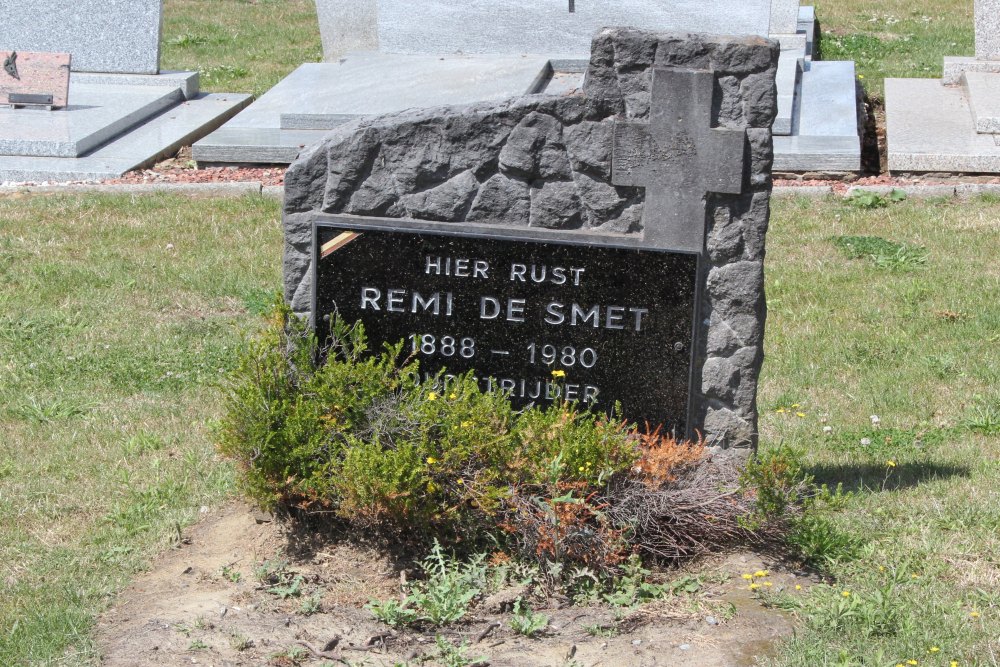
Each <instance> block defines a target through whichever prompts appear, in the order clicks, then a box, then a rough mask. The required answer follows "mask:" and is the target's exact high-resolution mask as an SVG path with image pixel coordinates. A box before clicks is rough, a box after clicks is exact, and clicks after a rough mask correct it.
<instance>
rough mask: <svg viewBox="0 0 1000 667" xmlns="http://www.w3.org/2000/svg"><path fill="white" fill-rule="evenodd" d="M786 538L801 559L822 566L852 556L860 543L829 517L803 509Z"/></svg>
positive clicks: (856, 551)
mask: <svg viewBox="0 0 1000 667" xmlns="http://www.w3.org/2000/svg"><path fill="white" fill-rule="evenodd" d="M786 540H787V542H788V544H790V545H791V546H792V547H793V548H795V550H796V551H797V552H798V554H799V556H800V557H801V558H802V560H803V562H805V563H806V564H808V565H812V566H814V567H820V568H824V569H829V568H830V566H832V565H834V564H836V563H839V562H843V561H850V560H854V559H855V558H857V557H858V550H859V548H860V547H861V544H862V541H861V539H859V538H858V537H857V536H855V535H851V534H850V533H845V532H844V531H842V530H840V529H839V528H837V527H836V526H835V525H834V524H833V523H832V522H831V521H830V520H829V519H827V518H825V517H823V516H819V515H816V514H814V513H811V512H806V514H805V515H803V516H802V517H801V518H799V519H797V520H796V521H795V522H794V523H793V524H792V529H791V531H790V532H789V534H788V536H787V538H786Z"/></svg>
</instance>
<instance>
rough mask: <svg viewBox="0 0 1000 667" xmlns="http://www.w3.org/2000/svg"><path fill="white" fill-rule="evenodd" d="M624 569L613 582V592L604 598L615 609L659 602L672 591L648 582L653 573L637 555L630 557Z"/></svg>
mask: <svg viewBox="0 0 1000 667" xmlns="http://www.w3.org/2000/svg"><path fill="white" fill-rule="evenodd" d="M622 569H623V573H622V575H621V576H619V577H616V578H615V579H613V580H612V588H611V590H610V591H609V592H607V593H605V594H604V596H603V597H604V601H605V602H607V603H608V604H610V605H612V606H614V607H635V606H638V605H640V604H642V603H644V602H650V601H652V600H657V599H659V598H661V597H663V596H664V595H666V594H667V593H668V592H669V590H670V589H669V587H668V586H665V585H662V584H653V583H650V582H649V581H647V577H649V575H650V574H651V573H650V571H649V570H647V569H646V568H644V567H643V566H642V560H641V559H640V558H639V556H637V555H635V554H633V555H632V556H630V557H629V559H628V562H626V563H625V565H624V566H623V568H622Z"/></svg>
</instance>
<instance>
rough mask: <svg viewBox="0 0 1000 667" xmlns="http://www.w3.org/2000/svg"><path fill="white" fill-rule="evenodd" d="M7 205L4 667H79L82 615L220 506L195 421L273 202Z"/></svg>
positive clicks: (66, 200)
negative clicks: (207, 508) (206, 510)
mask: <svg viewBox="0 0 1000 667" xmlns="http://www.w3.org/2000/svg"><path fill="white" fill-rule="evenodd" d="M15 197H16V196H15ZM15 197H6V198H4V197H0V586H2V589H3V591H4V593H3V595H2V596H0V664H2V665H22V664H31V665H82V664H93V663H94V661H95V657H96V656H95V652H94V651H95V649H94V646H93V643H92V640H91V637H90V628H91V626H92V623H93V620H94V617H95V615H96V613H98V612H99V611H100V610H102V609H103V608H104V607H105V606H107V605H108V604H109V603H110V602H111V601H112V600H113V598H114V595H115V594H116V593H117V592H118V591H119V590H120V589H121V587H122V586H123V585H125V584H126V583H127V582H128V580H129V578H130V577H131V576H132V575H133V574H134V573H135V572H136V571H138V570H139V569H141V568H143V567H146V566H147V565H148V563H149V561H150V557H151V556H152V555H153V554H155V553H156V552H158V551H159V550H161V549H163V548H166V547H168V546H169V545H170V544H172V543H173V542H174V541H175V540H176V538H177V534H178V526H183V525H186V524H188V523H189V522H190V521H191V520H193V519H194V518H195V517H196V515H197V510H198V507H199V506H201V505H203V504H206V503H213V502H216V501H218V500H219V499H220V498H222V497H224V496H226V495H228V494H230V493H231V489H232V471H231V469H230V466H229V465H228V464H226V463H224V462H222V461H220V460H219V459H218V457H217V456H216V455H215V452H214V448H213V446H212V444H211V437H210V434H209V423H210V422H211V420H212V419H214V418H215V417H216V416H217V414H218V403H219V401H218V391H217V389H216V383H217V381H218V379H219V378H220V377H221V375H222V373H223V372H225V371H226V370H227V369H228V368H229V366H230V364H231V363H232V358H233V355H232V351H233V350H234V349H235V348H236V347H237V346H239V345H240V343H241V340H242V338H241V336H242V334H243V332H244V331H245V330H246V328H247V326H248V325H249V324H251V323H252V322H253V317H252V316H250V315H249V311H248V308H256V305H255V304H256V303H257V302H258V301H259V300H260V294H261V293H262V292H264V291H267V290H275V289H277V287H278V283H279V273H278V263H279V256H280V251H279V247H280V245H279V239H280V231H279V227H278V223H277V220H278V210H277V204H276V203H275V202H271V201H266V200H264V199H261V198H248V199H223V200H217V201H208V200H187V199H182V198H169V197H140V198H133V197H129V196H115V197H111V196H86V197H27V198H25V197H19V198H15Z"/></svg>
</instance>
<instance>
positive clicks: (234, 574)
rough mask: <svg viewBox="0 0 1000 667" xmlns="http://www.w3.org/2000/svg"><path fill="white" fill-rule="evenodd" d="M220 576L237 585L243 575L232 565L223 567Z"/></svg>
mask: <svg viewBox="0 0 1000 667" xmlns="http://www.w3.org/2000/svg"><path fill="white" fill-rule="evenodd" d="M220 574H221V575H222V578H223V579H225V580H226V581H228V582H231V583H234V584H237V583H239V582H240V580H241V579H243V574H242V573H241V572H240V571H239V570H237V569H236V568H234V567H233V566H232V565H223V566H222V571H221V572H220Z"/></svg>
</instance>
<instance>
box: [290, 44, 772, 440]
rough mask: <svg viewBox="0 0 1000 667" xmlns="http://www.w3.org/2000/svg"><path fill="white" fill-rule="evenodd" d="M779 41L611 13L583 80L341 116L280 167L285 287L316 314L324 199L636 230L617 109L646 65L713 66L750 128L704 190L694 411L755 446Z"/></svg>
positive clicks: (412, 213) (413, 213) (719, 432)
mask: <svg viewBox="0 0 1000 667" xmlns="http://www.w3.org/2000/svg"><path fill="white" fill-rule="evenodd" d="M778 55H779V48H778V45H777V43H776V42H774V41H771V40H767V39H763V38H758V37H744V38H730V37H716V36H708V35H698V34H683V33H681V34H678V33H651V32H645V31H639V30H633V29H606V30H603V31H601V32H600V33H598V35H596V36H595V38H594V41H593V49H592V55H591V61H590V65H589V71H588V75H587V79H586V81H587V83H586V86H585V89H584V90H583V92H582V93H580V94H577V95H571V96H539V95H536V96H527V97H521V98H515V99H511V100H508V101H506V102H503V103H498V104H478V105H472V106H467V107H442V108H437V109H421V110H414V111H406V112H402V113H398V114H392V115H387V116H382V117H376V118H370V119H363V120H358V121H353V122H351V123H348V124H345V125H343V126H341V127H339V128H338V129H336V130H334V131H333V132H332V133H331V134H330V135H328V137H327V139H326V140H325V141H324V142H323V143H321V144H319V145H317V146H315V147H313V148H311V149H309V150H307V151H306V152H304V153H303V154H302V155H301V156H300V158H299V159H298V160H297V161H296V162H295V163H294V164H293V165H292V166H291V167H290V169H289V171H288V173H287V176H286V180H285V203H284V217H283V224H284V233H285V250H284V261H283V271H284V286H285V298H286V299H287V300H288V301H289V302H290V304H291V305H292V308H293V309H294V310H295V311H296V312H298V313H301V314H303V315H309V312H308V311H309V308H310V293H311V287H312V286H311V284H310V283H311V277H310V274H311V271H310V263H311V253H310V246H311V242H312V227H311V226H312V222H313V220H315V219H316V218H317V216H320V217H321V216H322V214H348V215H357V216H377V217H386V218H410V219H415V220H426V221H441V222H447V223H452V224H455V225H459V226H461V225H466V226H469V227H475V228H477V230H478V231H479V232H482V230H483V228H484V226H486V227H495V228H496V229H497V233H503V231H504V230H526V231H529V232H530V230H532V229H542V230H556V231H558V232H560V233H565V234H579V235H586V236H588V237H592V236H593V235H595V234H613V235H616V236H617V237H618V238H622V239H633V240H636V241H638V242H641V241H642V238H643V229H642V220H643V209H644V205H645V201H646V193H645V188H643V187H636V186H627V185H625V186H622V185H618V186H616V185H614V184H613V183H612V152H613V148H614V127H615V123H616V121H619V122H620V121H622V120H626V121H631V120H644V119H647V118H648V117H649V115H650V89H651V82H652V78H653V77H652V72H653V68H654V66H656V67H677V68H684V69H689V70H708V71H712V72H714V75H715V82H714V86H713V88H714V95H713V102H712V110H711V116H712V120H713V125H714V126H715V127H718V128H722V129H728V130H745V131H746V137H747V142H746V144H745V146H746V147H745V149H744V150H745V154H744V158H743V159H744V162H745V167H744V170H743V182H742V188H741V192H740V193H739V194H719V193H714V192H713V193H710V194H708V195H707V197H706V198H705V211H704V216H705V217H704V219H705V224H706V233H705V244H704V248H703V250H702V252H701V262H700V269H699V272H700V275H699V282H700V284H701V303H700V321H699V323H698V326H697V330H698V333H697V335H696V339H695V355H694V356H695V361H694V369H695V371H694V374H695V380H694V382H693V384H692V392H693V405H694V409H693V411H692V414H691V420H692V423H693V424H694V426H695V428H697V429H698V430H699V431H700V432H702V433H703V434H704V435H705V436H706V437H707V438H709V439H710V441H711V442H712V443H713V444H715V445H718V446H722V447H726V448H749V447H753V446H755V444H756V432H757V410H756V389H757V381H758V376H759V372H760V367H761V363H762V361H763V346H762V343H763V334H764V319H765V310H766V306H765V300H764V285H763V278H764V272H763V266H764V265H763V262H764V238H765V234H766V231H767V226H768V218H769V210H770V208H769V207H770V203H769V202H770V192H771V178H770V170H771V164H772V158H773V150H772V140H771V131H770V127H771V123H772V121H773V120H774V117H775V114H776V107H777V101H776V90H775V84H774V77H775V72H776V68H777V60H778ZM703 194H704V190H702V195H703ZM702 195H699V196H702ZM699 215H701V213H699ZM627 270H628V269H627V267H623V275H627Z"/></svg>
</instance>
